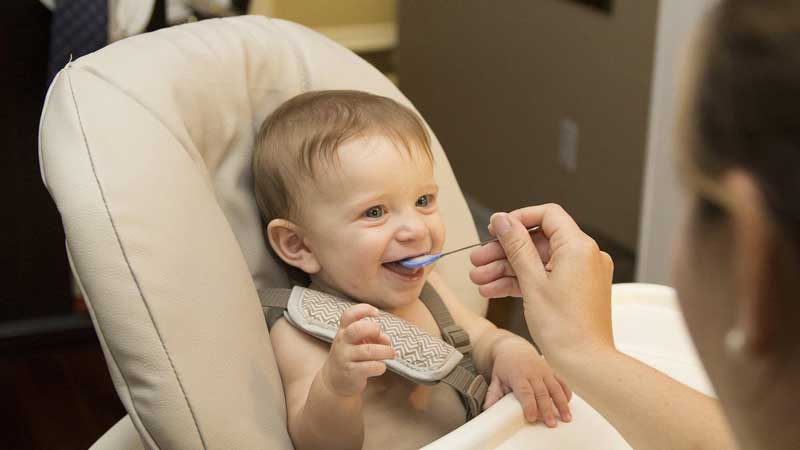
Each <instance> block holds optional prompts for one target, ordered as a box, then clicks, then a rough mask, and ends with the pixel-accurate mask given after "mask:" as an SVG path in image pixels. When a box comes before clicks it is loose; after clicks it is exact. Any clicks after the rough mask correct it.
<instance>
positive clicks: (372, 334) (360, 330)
mask: <svg viewBox="0 0 800 450" xmlns="http://www.w3.org/2000/svg"><path fill="white" fill-rule="evenodd" d="M342 334H343V337H344V341H345V342H347V343H348V344H361V343H363V342H374V341H376V340H378V339H380V335H381V334H382V333H381V326H380V325H378V324H377V323H375V322H371V321H369V320H359V321H357V322H354V323H351V324H350V325H348V326H347V328H345V329H344V330H342Z"/></svg>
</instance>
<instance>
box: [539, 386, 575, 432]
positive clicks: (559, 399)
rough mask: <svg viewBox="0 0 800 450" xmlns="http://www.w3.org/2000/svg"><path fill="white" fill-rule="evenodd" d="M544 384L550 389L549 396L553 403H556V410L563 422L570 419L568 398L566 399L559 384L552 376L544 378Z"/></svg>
mask: <svg viewBox="0 0 800 450" xmlns="http://www.w3.org/2000/svg"><path fill="white" fill-rule="evenodd" d="M544 384H545V385H546V386H547V389H548V390H549V391H550V398H551V399H553V403H555V405H556V409H557V410H558V416H559V417H560V418H561V420H562V421H564V422H569V421H571V420H572V414H571V413H570V410H569V400H567V395H566V394H565V393H564V390H563V389H562V388H561V384H560V383H559V382H558V381H557V380H556V379H555V378H554V377H547V378H545V379H544Z"/></svg>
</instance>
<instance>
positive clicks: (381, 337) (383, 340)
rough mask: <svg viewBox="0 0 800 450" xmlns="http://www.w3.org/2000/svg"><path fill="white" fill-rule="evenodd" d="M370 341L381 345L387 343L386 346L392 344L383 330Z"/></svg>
mask: <svg viewBox="0 0 800 450" xmlns="http://www.w3.org/2000/svg"><path fill="white" fill-rule="evenodd" d="M372 343H374V344H381V345H388V346H390V347H391V346H392V340H391V339H389V336H387V335H386V333H383V332H381V333H380V334H379V335H378V337H377V338H375V339H374V340H373V341H372Z"/></svg>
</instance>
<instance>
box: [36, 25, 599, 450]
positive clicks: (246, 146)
mask: <svg viewBox="0 0 800 450" xmlns="http://www.w3.org/2000/svg"><path fill="white" fill-rule="evenodd" d="M321 89H359V90H364V91H369V92H373V93H376V94H380V95H384V96H388V97H391V98H394V99H396V100H398V101H400V102H402V103H404V104H406V105H409V106H410V103H409V101H408V100H407V99H406V98H405V97H404V96H403V95H402V94H401V93H400V92H399V91H398V90H397V88H395V86H394V85H392V84H391V83H390V82H389V81H388V80H387V79H386V78H385V77H384V76H383V75H382V74H380V73H379V72H378V71H377V70H375V69H374V68H372V67H371V66H370V65H368V64H367V63H366V62H364V61H363V60H361V59H360V58H358V57H357V56H355V55H354V54H352V53H351V52H349V51H348V50H346V49H345V48H343V47H341V46H339V45H337V44H335V43H334V42H332V41H330V40H328V39H327V38H325V37H323V36H321V35H319V34H317V33H315V32H313V31H311V30H308V29H306V28H303V27H301V26H299V25H296V24H293V23H290V22H286V21H281V20H270V19H267V18H264V17H256V16H242V17H235V18H228V19H217V20H208V21H203V22H198V23H194V24H189V25H183V26H179V27H174V28H168V29H164V30H160V31H157V32H154V33H149V34H145V35H140V36H135V37H132V38H128V39H125V40H122V41H119V42H116V43H114V44H112V45H110V46H108V47H106V48H104V49H102V50H100V51H98V52H95V53H93V54H90V55H87V56H85V57H83V58H80V59H79V60H76V61H73V62H71V63H70V64H68V65H67V66H66V67H65V68H64V69H63V70H62V71H61V72H60V73H59V74H58V76H57V77H56V79H55V80H54V82H53V84H52V85H51V86H50V90H49V92H48V94H47V98H46V101H45V105H44V109H43V112H42V118H41V128H40V146H39V147H40V148H39V151H40V161H41V170H42V173H41V175H42V179H43V180H44V183H45V184H46V185H47V188H48V189H49V191H50V193H51V195H52V196H53V198H54V200H55V202H56V204H57V206H58V209H59V211H60V213H61V217H62V221H63V225H64V229H65V233H66V246H67V253H68V256H69V261H70V264H71V267H72V271H73V273H74V274H75V275H76V278H77V279H78V282H79V284H80V288H81V290H82V292H83V294H84V298H85V299H86V301H87V306H88V308H89V312H90V314H91V318H92V322H93V324H94V327H95V330H96V332H97V335H98V338H99V340H100V344H101V346H102V348H103V352H104V355H105V358H106V361H107V363H108V367H109V371H110V373H111V377H112V379H113V381H114V385H115V387H116V390H117V393H118V395H119V397H120V399H121V401H122V403H123V405H124V406H125V409H126V410H127V412H128V415H127V416H126V417H125V418H123V419H122V420H121V421H120V422H119V423H117V424H116V425H115V426H114V427H112V428H111V429H110V430H109V431H108V432H107V433H106V434H105V435H104V436H103V437H102V438H101V439H100V440H99V441H98V442H97V443H95V444H94V445H93V446H92V449H98V450H105V449H122V450H133V449H162V450H165V449H187V450H188V449H192V450H194V449H220V450H230V449H245V450H246V449H270V450H289V449H291V448H292V444H291V441H290V439H289V436H288V433H287V424H286V412H285V403H284V398H283V390H282V386H281V379H280V376H279V374H278V371H277V368H276V364H275V360H274V358H273V353H272V348H271V346H270V340H269V334H268V332H267V327H266V324H265V321H264V316H263V313H262V310H261V307H260V303H259V300H258V296H257V294H256V289H257V288H266V287H286V286H288V280H287V277H286V275H285V273H284V272H283V271H282V270H281V269H280V266H279V265H278V264H277V263H276V261H275V260H273V259H272V258H271V256H270V254H269V253H268V251H267V248H266V244H265V242H264V238H263V232H262V223H261V221H260V217H259V213H258V210H257V207H256V204H255V200H254V197H253V193H252V192H251V191H252V179H251V172H250V158H251V152H252V146H253V141H254V136H255V134H256V132H257V130H258V128H259V126H260V124H261V122H262V121H263V119H264V118H265V117H266V116H267V115H268V114H269V113H270V112H272V111H273V110H274V109H275V108H276V107H277V106H278V105H280V104H281V103H282V102H283V101H285V100H287V99H289V98H291V97H293V96H295V95H297V94H299V93H301V92H304V91H308V90H321ZM432 140H433V153H434V158H435V161H436V162H435V170H436V178H437V181H438V183H439V185H440V187H441V192H440V205H441V211H442V214H443V217H444V218H445V221H446V224H447V234H448V241H447V242H448V246H451V247H458V246H461V245H466V244H470V243H473V242H477V239H478V237H477V233H476V232H475V228H474V224H473V222H472V219H471V217H470V214H469V211H468V209H467V206H466V203H465V201H464V198H463V196H462V193H461V191H460V189H459V187H458V184H457V182H456V180H455V177H454V176H453V173H452V170H451V168H450V165H449V163H448V161H447V157H446V156H445V154H444V152H443V150H442V148H441V146H440V145H439V143H438V142H437V141H436V138H435V137H433V138H432ZM469 269H470V265H469V262H468V258H466V257H452V258H449V259H446V260H443V261H441V262H440V263H439V264H438V266H437V268H436V270H437V271H438V272H439V273H440V274H441V275H442V276H443V278H444V279H445V280H446V281H447V282H448V283H449V284H450V286H451V287H452V288H453V289H454V290H455V291H456V292H457V293H459V294H460V297H461V299H462V301H463V302H464V303H465V304H466V305H467V306H468V307H469V308H471V309H472V310H474V311H476V312H477V313H479V314H485V312H486V307H487V305H486V301H485V300H484V299H482V298H480V297H479V295H478V294H477V289H476V288H475V287H474V286H472V285H471V284H470V282H469V279H468V276H467V273H468V271H469ZM585 409H586V411H588V412H587V414H591V413H593V412H592V411H591V409H590V408H588V406H587V407H586V408H585ZM494 410H497V411H498V412H497V413H494V412H493V411H494ZM595 414H596V413H595ZM484 416H485V417H484ZM575 416H576V419H575V423H573V424H570V425H569V426H567V427H563V429H564V430H567V429H568V428H570V427H572V429H574V430H575V432H580V433H583V432H592V430H593V429H595V427H597V426H601V427H605V428H606V429H607V428H609V427H608V425H607V424H605V425H602V424H601V425H597V424H596V423H595V422H591V421H588V422H587V426H583V428H582V425H581V423H582V422H581V418H580V417H579V414H575ZM521 417H522V413H521V410H520V409H519V405H518V404H516V401H515V400H513V398H512V397H508V398H506V399H504V400H503V401H502V402H501V404H500V407H499V408H492V410H490V411H489V412H487V413H484V415H481V416H479V417H478V419H483V420H484V421H485V420H489V421H490V423H491V424H492V425H491V426H492V427H496V428H494V429H489V428H487V427H486V426H484V425H481V423H482V422H476V421H477V420H478V419H476V421H473V422H470V423H468V424H467V425H466V427H470V426H471V428H466V429H465V430H461V429H459V430H456V431H455V432H453V433H451V435H448V436H446V437H445V438H443V439H442V440H441V442H439V441H437V442H438V443H433V444H431V445H432V446H434V447H432V448H456V447H459V448H479V447H476V445H480V446H482V447H480V448H493V447H490V446H489V447H487V446H488V445H490V444H491V442H494V441H497V442H501V441H498V439H501V438H502V436H504V435H502V434H501V432H502V431H503V430H506V431H507V432H511V431H513V430H517V431H515V432H518V431H519V430H523V431H525V430H527V431H526V432H532V433H535V435H537V436H538V435H541V436H545V438H543V439H544V440H543V441H542V442H543V443H546V442H547V439H549V438H547V437H546V436H547V432H548V430H546V429H544V428H543V427H536V426H535V425H534V426H532V427H529V426H527V425H524V424H522V423H520V422H519V421H520V418H521ZM493 420H494V422H492V421H493ZM497 421H499V423H501V424H504V425H503V426H499V427H497V425H496V424H495V422H497ZM475 433H478V435H480V436H482V437H481V438H480V439H479V438H477V437H475V436H476V434H475ZM481 439H483V440H481ZM487 439H488V441H487ZM537 439H538V438H537ZM493 440H494V441H493ZM481 442H484V443H485V442H490V444H486V445H487V446H484V444H481ZM531 444H535V442H531ZM436 445H439V447H435V446H436ZM442 445H446V446H447V447H441V446H442ZM491 445H494V444H491ZM509 448H511V447H509ZM513 448H517V447H513ZM530 448H536V447H530ZM542 448H556V447H553V446H549V447H542ZM564 448H572V447H564Z"/></svg>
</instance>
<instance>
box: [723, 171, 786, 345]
mask: <svg viewBox="0 0 800 450" xmlns="http://www.w3.org/2000/svg"><path fill="white" fill-rule="evenodd" d="M721 185H722V188H723V189H724V190H725V192H726V194H727V195H728V198H729V200H730V206H731V209H732V210H731V211H730V214H731V221H732V230H733V233H732V235H733V242H732V243H731V244H732V247H733V248H732V250H733V251H732V256H733V259H734V260H733V261H732V262H731V263H732V264H731V266H732V267H733V276H734V279H733V280H732V282H733V283H735V288H736V289H735V291H734V292H735V295H736V298H735V299H734V300H735V304H736V317H737V319H736V320H737V323H736V324H735V326H736V327H737V328H738V329H739V330H740V331H742V332H743V336H744V339H745V342H744V343H743V344H744V348H745V349H746V351H747V352H749V353H751V354H756V355H758V354H763V353H765V352H768V351H769V350H770V349H771V348H772V347H774V345H775V342H774V339H775V335H774V333H775V331H776V329H778V328H779V324H778V322H779V320H780V318H779V317H778V311H779V308H778V305H779V301H780V297H779V296H780V295H781V292H782V290H783V289H786V288H787V286H780V285H779V284H781V283H779V281H782V280H780V279H781V278H782V277H781V276H780V274H779V272H778V271H779V270H781V268H780V267H778V266H779V264H776V262H777V261H779V260H780V256H779V255H778V250H779V248H778V247H777V246H776V244H777V236H776V233H775V228H774V226H773V225H772V223H771V220H770V218H769V214H768V213H767V210H766V202H765V200H764V196H763V194H762V192H761V189H760V188H759V185H758V183H757V182H756V180H755V178H753V176H752V175H751V174H749V173H747V172H744V171H742V170H738V169H735V170H731V171H730V172H728V173H726V174H725V175H724V176H723V177H722V183H721Z"/></svg>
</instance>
